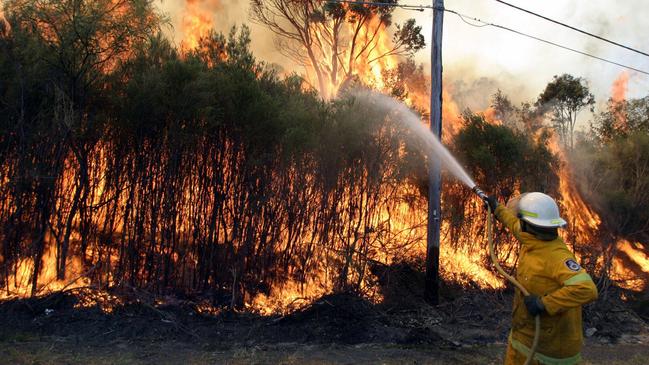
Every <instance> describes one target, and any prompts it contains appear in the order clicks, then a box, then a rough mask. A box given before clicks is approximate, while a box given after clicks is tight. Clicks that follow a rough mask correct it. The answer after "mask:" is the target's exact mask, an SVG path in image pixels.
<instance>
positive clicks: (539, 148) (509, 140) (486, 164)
mask: <svg viewBox="0 0 649 365" xmlns="http://www.w3.org/2000/svg"><path fill="white" fill-rule="evenodd" d="M464 123H465V125H464V127H463V128H462V129H461V130H460V131H459V132H458V134H457V135H456V136H455V138H454V140H453V144H452V145H453V150H454V151H455V154H456V155H457V156H459V158H460V160H461V161H462V162H463V163H464V164H465V165H466V166H467V167H468V170H469V174H470V175H472V176H473V177H474V179H475V181H476V183H478V185H479V186H481V187H484V188H485V189H488V191H492V192H494V193H497V194H498V195H499V196H500V197H501V198H502V199H504V200H507V199H508V198H509V197H510V196H511V195H512V194H513V193H515V192H516V190H520V191H521V192H525V191H544V192H549V193H552V192H554V191H556V188H557V187H558V185H557V184H558V180H557V176H556V174H555V171H557V168H558V161H557V159H556V157H555V156H554V155H553V154H552V153H551V152H550V151H549V150H548V148H547V141H548V139H549V135H548V134H546V133H541V134H539V135H538V136H537V137H536V138H535V139H533V138H532V137H531V136H529V135H526V134H523V133H522V132H518V131H516V130H513V129H511V128H508V127H506V126H502V125H494V124H490V123H487V122H486V121H485V119H484V116H482V115H476V114H471V113H467V114H465V116H464Z"/></svg>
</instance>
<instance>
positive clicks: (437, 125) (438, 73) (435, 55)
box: [425, 0, 444, 305]
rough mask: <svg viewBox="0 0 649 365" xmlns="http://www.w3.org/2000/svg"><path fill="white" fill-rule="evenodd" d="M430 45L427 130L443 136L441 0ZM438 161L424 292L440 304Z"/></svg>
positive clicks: (431, 179) (432, 165)
mask: <svg viewBox="0 0 649 365" xmlns="http://www.w3.org/2000/svg"><path fill="white" fill-rule="evenodd" d="M433 8H434V9H433V27H432V28H433V32H432V39H433V47H432V50H431V55H430V58H431V62H430V68H431V72H430V77H431V80H430V88H431V90H430V130H431V132H433V134H435V136H436V137H437V138H439V139H440V140H441V138H442V30H443V25H444V10H443V9H444V0H433ZM441 167H442V166H441V161H440V160H439V158H434V157H433V158H430V160H429V166H428V235H427V237H426V291H425V297H426V300H427V301H428V303H430V304H433V305H436V304H438V303H439V237H440V223H441V213H442V212H441V209H440V192H441V184H442V181H441V180H442V175H441Z"/></svg>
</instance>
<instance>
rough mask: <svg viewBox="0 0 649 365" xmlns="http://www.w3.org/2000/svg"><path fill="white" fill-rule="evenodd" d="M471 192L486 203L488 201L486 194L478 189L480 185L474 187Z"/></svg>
mask: <svg viewBox="0 0 649 365" xmlns="http://www.w3.org/2000/svg"><path fill="white" fill-rule="evenodd" d="M471 190H473V192H474V193H476V195H478V196H479V197H480V199H482V200H484V201H487V194H485V192H484V191H482V190H481V189H480V188H479V187H478V185H476V186H474V187H473V189H471Z"/></svg>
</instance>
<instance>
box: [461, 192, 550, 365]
mask: <svg viewBox="0 0 649 365" xmlns="http://www.w3.org/2000/svg"><path fill="white" fill-rule="evenodd" d="M472 190H473V191H474V192H475V193H476V194H477V195H478V196H479V197H480V199H482V200H484V201H485V202H486V201H487V194H485V193H484V192H483V191H482V190H480V188H478V187H477V186H475V187H473V189H472ZM491 213H492V212H491V207H490V206H489V204H487V240H488V243H489V255H490V256H491V261H492V262H493V264H494V266H495V267H496V270H498V272H499V273H500V275H502V276H504V277H505V278H506V279H507V280H509V282H510V283H512V284H513V285H514V286H515V287H517V288H518V290H520V291H521V293H523V295H524V296H526V297H527V296H529V295H530V293H529V292H528V291H527V289H525V287H524V286H523V285H522V284H521V283H519V282H518V280H516V278H514V277H513V276H511V275H509V274H508V273H507V272H506V271H505V270H504V269H503V268H502V267H501V266H500V263H499V262H498V257H497V256H496V251H495V250H494V228H493V226H494V224H493V214H491ZM534 327H535V328H534V340H533V341H532V347H531V349H530V354H529V356H528V357H527V361H525V365H530V364H531V363H532V361H533V360H534V354H535V353H536V348H537V347H538V344H539V335H540V334H541V316H540V315H536V316H535V317H534Z"/></svg>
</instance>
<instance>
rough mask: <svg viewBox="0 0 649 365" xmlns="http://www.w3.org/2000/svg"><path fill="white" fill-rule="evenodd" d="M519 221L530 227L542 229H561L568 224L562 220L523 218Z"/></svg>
mask: <svg viewBox="0 0 649 365" xmlns="http://www.w3.org/2000/svg"><path fill="white" fill-rule="evenodd" d="M521 219H522V220H524V221H525V222H527V223H529V224H531V225H534V226H537V227H543V228H563V227H565V226H566V225H567V224H568V222H566V221H565V220H564V219H563V218H556V219H540V218H534V217H528V216H523V217H522V218H521Z"/></svg>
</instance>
